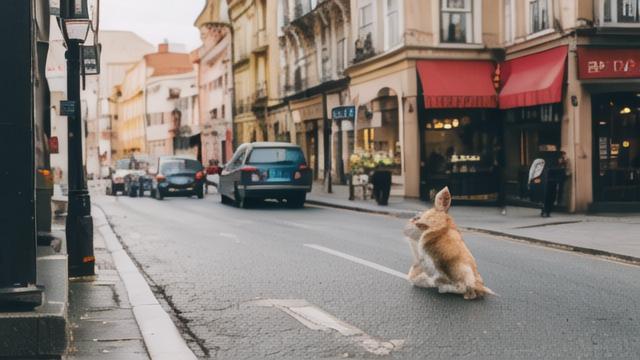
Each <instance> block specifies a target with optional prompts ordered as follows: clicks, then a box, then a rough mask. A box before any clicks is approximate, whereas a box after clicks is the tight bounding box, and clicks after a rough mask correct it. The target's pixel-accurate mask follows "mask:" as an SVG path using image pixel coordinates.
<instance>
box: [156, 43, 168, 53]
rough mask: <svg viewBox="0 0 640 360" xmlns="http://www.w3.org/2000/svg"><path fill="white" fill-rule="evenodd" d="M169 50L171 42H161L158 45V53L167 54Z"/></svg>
mask: <svg viewBox="0 0 640 360" xmlns="http://www.w3.org/2000/svg"><path fill="white" fill-rule="evenodd" d="M168 52H169V44H167V43H164V44H159V45H158V53H160V54H166V53H168Z"/></svg>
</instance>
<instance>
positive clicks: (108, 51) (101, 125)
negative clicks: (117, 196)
mask: <svg viewBox="0 0 640 360" xmlns="http://www.w3.org/2000/svg"><path fill="white" fill-rule="evenodd" d="M99 41H100V43H101V44H102V53H101V56H100V75H99V76H98V77H97V79H98V87H97V95H98V106H97V124H96V127H97V133H96V134H95V137H96V138H97V143H98V150H97V154H98V156H99V159H100V166H101V168H102V169H104V168H106V167H109V166H111V165H113V163H112V155H115V153H114V151H116V149H117V148H118V147H117V146H112V143H115V142H117V135H118V134H117V132H116V131H115V130H116V129H117V128H118V119H119V118H118V112H117V106H116V105H117V104H116V103H114V102H113V98H112V96H113V95H114V88H115V87H116V86H117V85H121V84H122V83H123V81H124V77H125V74H126V72H127V70H129V69H130V68H131V67H133V66H134V65H135V64H136V63H137V62H138V61H140V59H141V58H142V57H143V56H144V55H146V54H151V53H153V52H154V51H155V48H154V46H153V45H151V44H150V43H148V42H147V41H145V40H144V39H142V38H141V37H140V36H138V35H137V34H135V33H133V32H130V31H112V30H105V31H100V38H99ZM102 172H104V171H102Z"/></svg>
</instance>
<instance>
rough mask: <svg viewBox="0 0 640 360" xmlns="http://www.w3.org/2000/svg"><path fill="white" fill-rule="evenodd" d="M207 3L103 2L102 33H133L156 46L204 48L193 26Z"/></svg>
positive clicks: (169, 0)
mask: <svg viewBox="0 0 640 360" xmlns="http://www.w3.org/2000/svg"><path fill="white" fill-rule="evenodd" d="M204 4H205V0H101V1H100V7H101V11H100V12H101V13H100V30H130V31H133V32H135V33H137V34H138V35H140V36H142V37H143V38H144V39H146V40H147V41H149V42H151V43H152V44H153V45H157V44H159V43H161V42H163V41H164V40H165V39H167V40H168V41H169V43H180V44H183V45H185V46H186V47H187V50H188V51H191V50H193V49H195V48H196V47H198V46H199V45H200V35H199V32H198V30H197V29H196V28H195V27H194V26H193V23H194V22H195V20H196V17H197V16H198V15H199V14H200V12H201V11H202V9H203V8H204Z"/></svg>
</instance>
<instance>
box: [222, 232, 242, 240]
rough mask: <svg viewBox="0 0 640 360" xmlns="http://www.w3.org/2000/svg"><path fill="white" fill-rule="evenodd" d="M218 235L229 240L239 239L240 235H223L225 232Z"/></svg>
mask: <svg viewBox="0 0 640 360" xmlns="http://www.w3.org/2000/svg"><path fill="white" fill-rule="evenodd" d="M218 235H220V236H222V237H226V238H229V239H237V238H238V235H236V234H231V233H223V232H221V233H219V234H218Z"/></svg>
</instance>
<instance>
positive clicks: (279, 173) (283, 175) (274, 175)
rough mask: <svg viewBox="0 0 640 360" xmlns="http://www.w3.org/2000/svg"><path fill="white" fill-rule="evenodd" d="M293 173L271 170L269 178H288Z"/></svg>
mask: <svg viewBox="0 0 640 360" xmlns="http://www.w3.org/2000/svg"><path fill="white" fill-rule="evenodd" d="M290 177H291V173H290V172H288V171H284V170H269V178H271V179H288V178H290Z"/></svg>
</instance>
